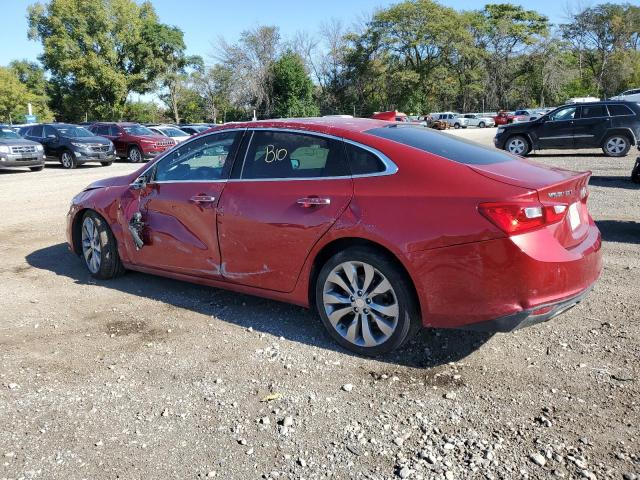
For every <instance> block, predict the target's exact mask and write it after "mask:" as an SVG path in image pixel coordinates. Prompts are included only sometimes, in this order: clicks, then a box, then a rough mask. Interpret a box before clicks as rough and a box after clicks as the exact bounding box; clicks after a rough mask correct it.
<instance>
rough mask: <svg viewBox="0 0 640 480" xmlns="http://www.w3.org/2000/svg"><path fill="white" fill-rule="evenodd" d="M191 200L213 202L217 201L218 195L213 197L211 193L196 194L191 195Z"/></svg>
mask: <svg viewBox="0 0 640 480" xmlns="http://www.w3.org/2000/svg"><path fill="white" fill-rule="evenodd" d="M191 201H192V202H194V203H212V202H215V201H216V197H212V196H211V195H203V194H200V195H194V196H193V197H191Z"/></svg>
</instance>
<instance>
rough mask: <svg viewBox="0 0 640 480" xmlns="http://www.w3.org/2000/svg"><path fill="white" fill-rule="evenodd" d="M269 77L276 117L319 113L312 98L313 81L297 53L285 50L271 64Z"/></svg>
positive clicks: (315, 114) (306, 115)
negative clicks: (271, 84) (271, 82)
mask: <svg viewBox="0 0 640 480" xmlns="http://www.w3.org/2000/svg"><path fill="white" fill-rule="evenodd" d="M271 78H272V81H273V114H274V115H275V116H276V117H313V116H317V115H318V114H319V113H320V111H319V109H318V106H317V105H316V103H315V101H314V99H313V82H312V81H311V79H310V78H309V75H307V72H306V70H305V65H304V61H303V60H302V58H301V57H300V55H299V54H297V53H294V52H292V51H291V50H289V51H287V52H285V53H284V54H283V55H282V56H281V57H280V58H279V59H278V60H277V61H276V62H275V63H274V64H273V66H272V68H271Z"/></svg>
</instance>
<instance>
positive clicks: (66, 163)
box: [60, 152, 73, 168]
mask: <svg viewBox="0 0 640 480" xmlns="http://www.w3.org/2000/svg"><path fill="white" fill-rule="evenodd" d="M60 160H61V162H62V166H63V167H64V168H71V167H72V166H73V158H72V157H71V154H70V153H69V152H63V153H62V158H61V159H60Z"/></svg>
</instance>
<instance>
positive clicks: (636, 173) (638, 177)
mask: <svg viewBox="0 0 640 480" xmlns="http://www.w3.org/2000/svg"><path fill="white" fill-rule="evenodd" d="M631 181H632V182H633V183H640V162H639V161H637V160H636V164H635V166H634V167H633V170H631Z"/></svg>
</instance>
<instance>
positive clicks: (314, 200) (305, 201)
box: [296, 197, 331, 208]
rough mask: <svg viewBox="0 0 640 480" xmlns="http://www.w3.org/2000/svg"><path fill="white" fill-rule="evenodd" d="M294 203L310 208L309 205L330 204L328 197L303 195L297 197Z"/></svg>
mask: <svg viewBox="0 0 640 480" xmlns="http://www.w3.org/2000/svg"><path fill="white" fill-rule="evenodd" d="M296 203H297V204H298V205H302V207H303V208H311V207H319V206H321V205H329V204H331V199H330V198H321V197H304V198H299V199H298V200H297V201H296Z"/></svg>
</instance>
